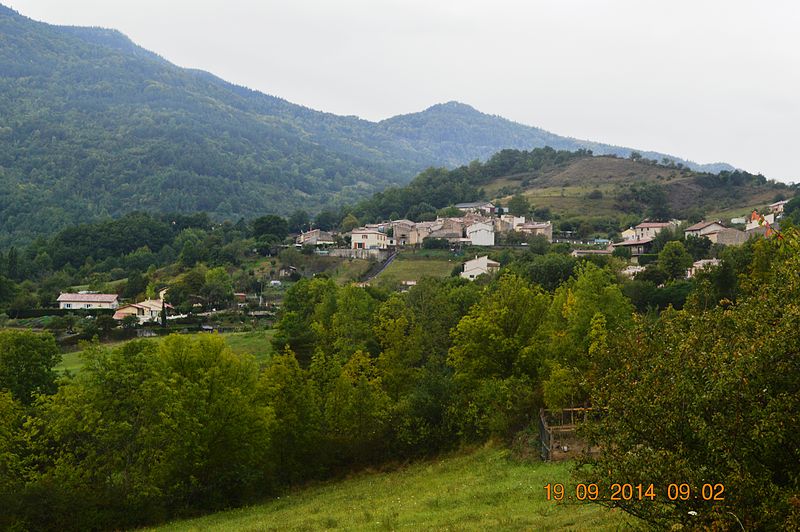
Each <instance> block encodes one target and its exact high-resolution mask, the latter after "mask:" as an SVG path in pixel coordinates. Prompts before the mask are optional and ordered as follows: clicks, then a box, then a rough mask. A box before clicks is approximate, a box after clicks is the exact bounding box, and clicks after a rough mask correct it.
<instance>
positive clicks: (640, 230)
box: [633, 221, 677, 240]
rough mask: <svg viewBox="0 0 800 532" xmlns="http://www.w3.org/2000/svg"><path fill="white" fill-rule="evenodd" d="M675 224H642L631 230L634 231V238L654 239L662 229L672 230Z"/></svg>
mask: <svg viewBox="0 0 800 532" xmlns="http://www.w3.org/2000/svg"><path fill="white" fill-rule="evenodd" d="M676 226H677V224H676V223H675V222H647V221H645V222H642V223H640V224H639V225H637V226H636V227H634V228H633V229H634V230H635V231H636V235H635V238H636V239H638V240H642V239H645V238H654V237H655V236H656V235H657V234H658V233H660V232H661V231H663V230H664V229H673V228H674V227H676Z"/></svg>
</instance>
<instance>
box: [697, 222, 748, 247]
mask: <svg viewBox="0 0 800 532" xmlns="http://www.w3.org/2000/svg"><path fill="white" fill-rule="evenodd" d="M684 235H686V236H687V237H688V236H696V237H701V236H704V237H706V238H708V239H709V240H710V241H711V242H712V243H714V244H721V245H725V246H736V245H738V244H743V243H744V242H745V241H746V240H747V234H746V233H744V232H743V231H739V230H738V229H733V228H731V227H725V226H724V225H723V224H722V222H720V221H719V220H716V221H711V222H698V223H696V224H694V225H693V226H691V227H687V228H686V231H685V232H684Z"/></svg>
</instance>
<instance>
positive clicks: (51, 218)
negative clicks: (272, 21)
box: [0, 6, 730, 244]
mask: <svg viewBox="0 0 800 532" xmlns="http://www.w3.org/2000/svg"><path fill="white" fill-rule="evenodd" d="M0 34H2V36H3V46H2V47H0V244H4V243H8V242H12V241H14V242H17V243H19V242H21V241H28V240H31V239H33V238H35V237H36V236H39V235H48V234H51V233H52V232H53V230H58V229H61V228H63V227H67V226H69V225H74V224H76V223H80V222H82V221H93V220H96V219H98V218H101V217H103V216H108V215H111V216H120V215H122V214H124V213H127V212H131V211H135V210H150V211H160V212H193V211H206V212H208V213H210V214H211V216H212V218H214V219H232V218H233V219H235V218H238V217H241V216H244V217H253V216H256V215H258V214H260V213H263V212H273V211H276V212H279V213H281V214H288V213H289V212H291V211H292V210H293V209H296V208H300V207H302V208H305V209H309V210H311V211H312V212H317V211H319V210H320V209H321V208H322V207H323V206H326V205H341V204H345V203H351V202H352V201H353V200H354V199H358V198H363V197H368V196H369V195H370V194H371V193H372V192H375V191H377V190H380V189H383V188H385V187H386V186H388V185H393V184H394V185H398V184H402V183H405V182H407V181H408V180H409V179H410V178H411V177H412V176H413V175H414V174H415V173H417V172H419V171H421V170H422V169H424V168H426V167H428V166H456V165H459V164H465V163H468V162H469V161H471V160H475V159H484V158H487V157H489V156H490V155H491V154H492V153H494V152H496V151H498V150H500V149H502V148H520V149H530V148H532V147H536V146H539V147H541V146H545V145H549V146H553V147H556V148H558V149H570V150H575V149H579V148H583V149H592V150H594V152H595V153H616V154H620V155H623V156H625V155H627V154H628V153H629V152H630V150H628V149H624V148H616V147H613V146H605V145H601V144H595V143H584V142H581V141H575V140H572V139H567V138H564V137H559V136H557V135H553V134H550V133H547V132H545V131H542V130H540V129H537V128H532V127H527V126H523V125H520V124H516V123H513V122H510V121H507V120H504V119H501V118H499V117H494V116H488V115H485V114H482V113H479V112H478V111H476V110H475V109H472V108H471V107H469V106H466V105H463V104H458V103H455V102H451V103H448V104H442V105H437V106H434V107H432V108H430V109H428V110H426V111H424V112H422V113H417V114H414V115H408V116H400V117H394V118H392V119H389V120H385V121H383V122H378V123H374V122H369V121H366V120H360V119H358V118H355V117H340V116H336V115H333V114H329V113H323V112H318V111H313V110H311V109H307V108H304V107H301V106H298V105H294V104H291V103H289V102H287V101H285V100H282V99H280V98H276V97H273V96H268V95H265V94H262V93H259V92H255V91H252V90H249V89H246V88H242V87H237V86H234V85H231V84H229V83H226V82H224V81H222V80H220V79H218V78H216V77H214V76H213V75H211V74H208V73H205V72H201V71H196V70H188V69H182V68H179V67H176V66H174V65H172V64H170V63H168V62H167V61H165V60H164V59H162V58H160V57H159V56H157V55H156V54H154V53H151V52H148V51H146V50H144V49H142V48H140V47H138V46H136V45H135V44H133V43H132V42H131V41H130V40H128V39H127V38H126V37H125V36H123V35H122V34H120V33H119V32H116V31H113V30H104V29H99V28H77V27H58V26H51V25H47V24H43V23H38V22H34V21H32V20H30V19H27V18H25V17H23V16H21V15H19V14H17V13H16V12H14V11H12V10H11V9H8V8H6V7H3V6H0ZM652 157H653V158H655V159H660V157H661V155H660V154H653V155H652ZM673 159H674V158H673ZM676 160H677V159H676ZM714 169H715V170H720V169H730V167H727V166H725V165H723V166H715V167H714ZM12 237H13V238H12Z"/></svg>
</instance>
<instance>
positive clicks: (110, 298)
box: [58, 294, 119, 303]
mask: <svg viewBox="0 0 800 532" xmlns="http://www.w3.org/2000/svg"><path fill="white" fill-rule="evenodd" d="M117 297H119V296H117V294H61V295H60V296H58V301H75V302H77V303H113V302H114V301H116V300H117Z"/></svg>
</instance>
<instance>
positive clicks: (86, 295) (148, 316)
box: [57, 292, 172, 324]
mask: <svg viewBox="0 0 800 532" xmlns="http://www.w3.org/2000/svg"><path fill="white" fill-rule="evenodd" d="M161 297H163V295H162V296H161ZM57 301H58V308H60V309H64V310H101V309H105V310H113V311H114V319H115V320H120V321H121V320H123V319H125V318H126V317H128V316H136V318H137V319H138V320H139V323H140V324H141V323H147V322H148V321H158V320H159V319H160V318H161V312H162V310H165V309H172V306H171V305H169V304H168V303H165V302H164V300H163V299H146V300H144V301H140V302H138V303H128V304H125V305H120V303H119V296H118V295H117V294H97V293H93V292H78V293H62V294H60V295H59V296H58V300H57Z"/></svg>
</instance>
